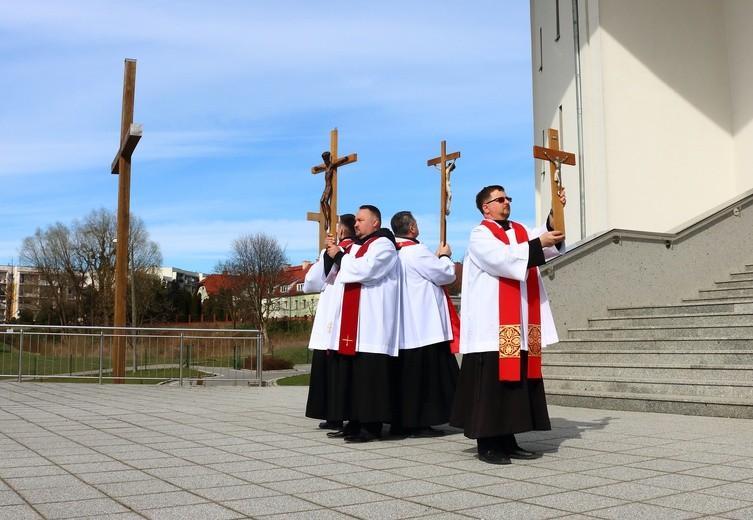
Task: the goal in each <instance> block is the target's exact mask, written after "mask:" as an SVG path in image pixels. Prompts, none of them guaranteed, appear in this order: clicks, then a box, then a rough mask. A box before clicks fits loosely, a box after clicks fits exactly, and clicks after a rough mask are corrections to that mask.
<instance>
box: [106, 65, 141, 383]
mask: <svg viewBox="0 0 753 520" xmlns="http://www.w3.org/2000/svg"><path fill="white" fill-rule="evenodd" d="M135 93H136V60H132V59H126V60H125V73H124V78H123V111H122V114H121V119H120V148H119V149H118V153H117V154H116V155H115V159H114V160H113V161H112V166H111V168H110V171H111V172H112V173H113V174H115V175H118V230H117V246H116V248H115V313H114V314H115V316H114V320H113V324H114V325H115V327H125V324H126V293H127V289H128V226H129V223H130V220H131V215H130V212H131V210H130V203H131V155H132V154H133V151H134V150H135V149H136V145H137V144H138V142H139V140H140V139H141V134H142V128H141V125H135V124H133V100H134V97H135ZM118 332H120V334H118ZM125 340H126V337H125V335H123V331H122V330H121V331H116V334H115V348H114V352H113V360H112V375H113V383H125V379H124V377H125V354H126V344H125Z"/></svg>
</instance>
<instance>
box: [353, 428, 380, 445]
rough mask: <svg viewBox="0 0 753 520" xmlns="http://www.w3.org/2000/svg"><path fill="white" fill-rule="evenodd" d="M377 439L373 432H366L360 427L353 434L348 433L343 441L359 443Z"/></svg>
mask: <svg viewBox="0 0 753 520" xmlns="http://www.w3.org/2000/svg"><path fill="white" fill-rule="evenodd" d="M376 440H379V437H377V436H376V435H374V434H373V433H370V432H368V431H367V430H365V429H363V428H361V430H360V431H359V432H358V433H356V434H355V435H348V436H346V437H345V442H347V443H349V444H350V443H361V442H371V441H376Z"/></svg>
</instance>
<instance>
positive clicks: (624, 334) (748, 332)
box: [568, 323, 753, 341]
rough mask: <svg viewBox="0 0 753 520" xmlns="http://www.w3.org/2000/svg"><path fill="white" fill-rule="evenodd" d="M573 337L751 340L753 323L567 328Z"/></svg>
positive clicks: (752, 337) (752, 339)
mask: <svg viewBox="0 0 753 520" xmlns="http://www.w3.org/2000/svg"><path fill="white" fill-rule="evenodd" d="M568 335H569V337H570V338H574V339H576V338H577V339H600V338H621V339H627V338H631V339H645V340H653V339H687V338H736V339H746V340H751V341H753V323H752V324H748V325H722V326H717V325H699V326H697V327H691V326H686V327H682V326H680V327H672V326H657V327H621V328H609V327H589V328H587V329H586V328H584V329H580V328H574V329H570V330H568Z"/></svg>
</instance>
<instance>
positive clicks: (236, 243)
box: [220, 233, 287, 344]
mask: <svg viewBox="0 0 753 520" xmlns="http://www.w3.org/2000/svg"><path fill="white" fill-rule="evenodd" d="M286 263H287V259H286V257H285V248H283V247H282V246H281V245H280V243H279V242H278V241H277V239H276V238H274V237H271V236H269V235H266V234H264V233H254V234H248V235H243V236H241V237H239V238H236V239H235V240H233V243H232V245H231V257H230V259H229V260H228V261H227V262H225V263H224V264H220V267H222V268H223V269H222V270H223V271H227V272H228V273H230V274H234V275H237V276H239V277H241V279H242V280H243V284H242V288H241V290H240V291H239V293H238V294H237V295H236V298H237V299H238V302H239V307H240V309H241V316H244V317H248V319H249V320H250V321H251V324H252V325H254V326H257V327H259V330H260V331H261V333H262V335H263V337H264V342H265V343H266V344H269V343H268V340H269V336H268V335H267V320H268V318H269V312H270V310H271V306H272V300H271V296H272V291H273V289H274V287H275V286H276V285H278V284H279V281H280V277H281V273H282V269H283V267H284V266H285V264H286Z"/></svg>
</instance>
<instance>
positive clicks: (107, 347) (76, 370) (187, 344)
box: [0, 325, 263, 386]
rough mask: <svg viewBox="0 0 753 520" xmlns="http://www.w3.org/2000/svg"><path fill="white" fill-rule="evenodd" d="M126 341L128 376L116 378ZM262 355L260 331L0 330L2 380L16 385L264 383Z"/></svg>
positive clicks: (41, 327) (21, 327)
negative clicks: (115, 362) (119, 352)
mask: <svg viewBox="0 0 753 520" xmlns="http://www.w3.org/2000/svg"><path fill="white" fill-rule="evenodd" d="M123 337H125V371H124V372H125V374H124V375H119V374H115V373H114V372H113V360H114V358H115V355H116V344H117V343H118V341H117V340H120V341H121V342H122V340H123ZM121 344H122V343H121ZM262 353H263V344H262V335H261V333H260V332H259V331H258V330H237V329H193V328H145V327H118V328H117V329H116V328H115V327H71V326H68V327H60V326H45V325H3V326H0V379H13V380H17V381H18V382H19V383H20V382H23V381H62V382H73V381H80V382H98V383H99V384H102V383H103V382H114V381H117V382H121V381H122V382H125V383H152V384H154V383H172V384H180V385H183V384H184V383H186V382H188V384H205V385H216V384H226V385H238V384H242V385H250V386H251V385H259V386H261V385H262V357H263V356H262ZM116 376H117V377H116Z"/></svg>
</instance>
